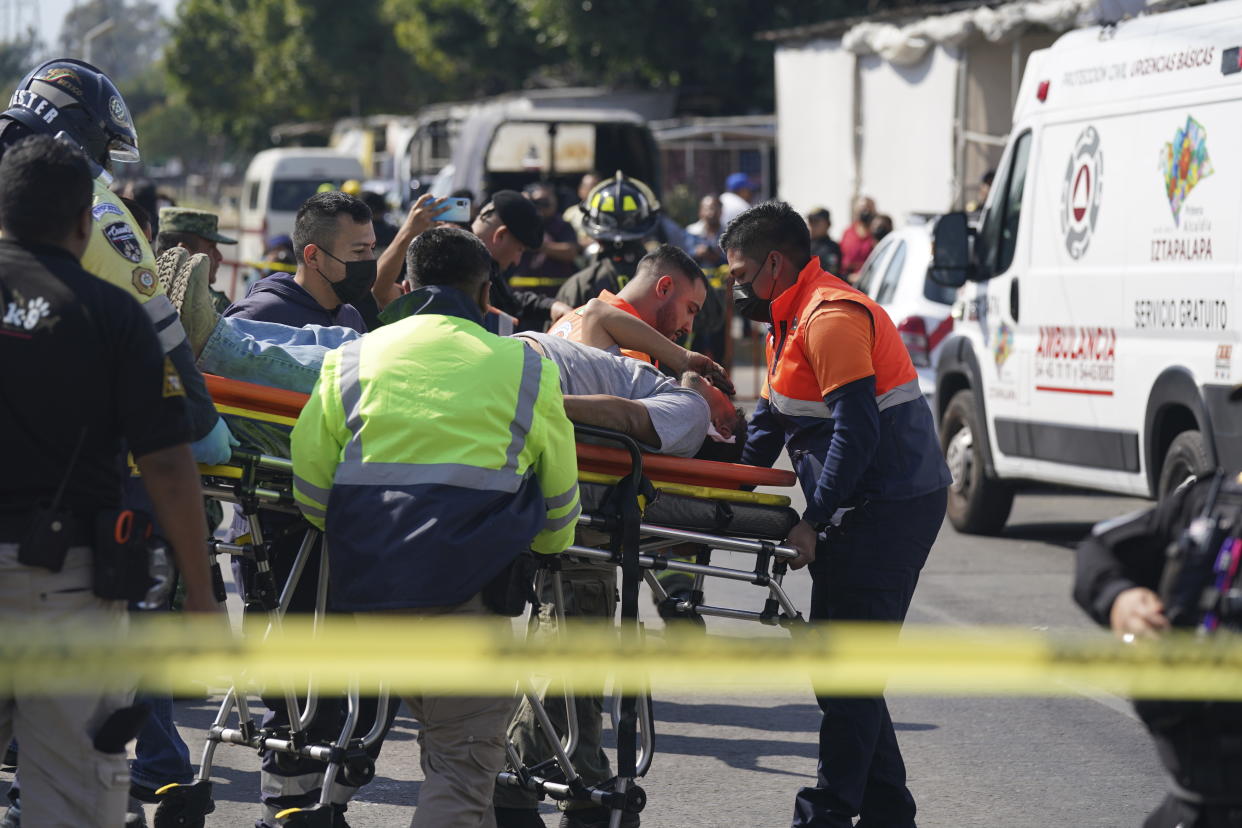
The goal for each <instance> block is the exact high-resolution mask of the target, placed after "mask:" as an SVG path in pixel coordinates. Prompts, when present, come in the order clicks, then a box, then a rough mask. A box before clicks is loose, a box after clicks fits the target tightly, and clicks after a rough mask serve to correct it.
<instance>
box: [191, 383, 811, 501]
mask: <svg viewBox="0 0 1242 828" xmlns="http://www.w3.org/2000/svg"><path fill="white" fill-rule="evenodd" d="M204 379H206V381H207V390H208V392H209V393H210V394H211V398H212V399H213V400H214V401H215V403H216V405H217V407H219V408H220V409H221V411H222V412H224V413H229V414H237V415H241V416H245V414H246V412H255V413H256V414H258V415H264V416H263V419H267V420H271V419H272V418H280V419H286V418H287V419H289V420H296V419H297V416H298V414H299V413H301V411H302V406H303V405H305V404H306V400H307V399H308V395H306V394H299V393H298V392H296V391H285V390H282V389H279V388H268V387H267V386H264V385H255V384H254V383H250V382H241V381H240V380H231V379H226V378H225V377H218V376H214V375H212V374H205V375H204ZM290 424H291V423H290ZM578 468H579V469H581V470H583V471H591V472H597V473H599V474H615V475H625V474H629V471H630V455H629V453H628V452H626V451H624V450H623V449H619V448H613V447H611V446H598V445H591V444H587V443H579V444H578ZM643 474H645V475H646V476H647V477H649V478H650V479H652V480H661V481H666V482H669V483H683V484H687V485H691V486H711V487H715V488H718V489H740V488H742V487H743V486H792V485H794V484H795V483H797V482H798V479H797V477H796V476H795V475H794V473H793V472H791V471H785V470H783V469H766V468H763V467H762V466H743V465H740V464H738V463H718V462H715V461H713V460H694V459H690V458H684V457H670V456H669V455H666V454H644V455H643Z"/></svg>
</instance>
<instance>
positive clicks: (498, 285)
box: [373, 190, 570, 335]
mask: <svg viewBox="0 0 1242 828" xmlns="http://www.w3.org/2000/svg"><path fill="white" fill-rule="evenodd" d="M444 209H447V204H445V202H443V201H437V200H435V199H434V198H432V197H431V196H430V195H424V196H423V197H422V198H420V199H419V200H418V201H416V202H415V203H414V206H413V207H411V208H410V213H409V215H408V216H406V220H405V223H404V224H403V225H402V226H401V230H400V231H399V232H398V234H397V238H396V239H395V240H394V241H393V243H392V245H391V246H390V247H389V248H388V249H387V250H385V251H384V255H382V256H380V260H379V275H378V276H377V278H376V280H375V289H374V291H373V293H374V294H375V300H376V302H377V303H378V304H379V306H380V308H381V309H382V310H381V312H380V321H381V322H383V323H385V324H387V323H388V322H391V321H393V319H394V318H400V317H399V316H396V317H394V314H393V312H391V311H388V310H387V309H388V306H389V305H390V304H391V303H392V302H393V301H394V300H396V299H397V298H399V297H400V296H401V292H402V291H401V288H400V286H399V285H398V282H397V280H398V279H399V277H400V274H401V269H402V264H403V263H404V261H405V257H406V253H407V249H408V247H409V245H410V242H411V241H413V240H414V239H415V238H417V237H418V235H419V234H421V233H423V232H425V231H426V230H427V228H429V227H431V225H432V222H433V221H435V219H436V217H437V216H438V215H439V214H440V213H441V212H442V211H443V210H444ZM470 230H471V232H473V233H474V234H475V235H476V236H478V238H479V240H480V241H482V242H483V246H484V247H486V248H487V252H488V253H489V254H490V255H491V257H492V262H493V267H492V275H491V297H490V301H491V307H492V310H493V312H492V313H489V314H488V315H487V317H486V318H485V321H486V323H487V329H488V330H489V331H492V332H493V333H499V334H502V335H504V334H510V333H512V332H513V331H514V330H515V329H516V328H518V327H521V328H523V329H531V330H542V329H543V327H544V326H545V325H547V323H548V322H550V321H553V320H556V319H559V318H560V317H561V316H562V315H564V314H566V313H569V310H570V307H569V306H568V305H566V304H564V303H561V302H557V301H556V300H555V299H553V298H552V297H550V296H540V295H539V294H537V293H534V292H533V291H529V290H515V289H514V288H512V287H510V286H509V282H508V280H506V279H505V273H506V272H507V271H509V270H510V269H511V268H513V267H514V266H515V265H516V264H517V263H518V260H519V259H521V258H522V254H523V253H524V252H525V251H527V250H533V249H537V248H538V247H539V246H540V245H542V244H543V220H542V219H540V218H539V213H538V212H537V211H536V210H535V206H534V205H533V204H532V203H531V202H530V201H529V200H528V199H526V198H524V197H523V196H522V194H521V193H519V192H515V191H514V190H500V191H499V192H497V193H496V194H495V195H493V196H492V200H491V201H489V202H488V203H487V204H485V205H483V208H482V209H481V210H479V213H478V215H476V216H475V217H474V220H473V221H472V222H471V223H470Z"/></svg>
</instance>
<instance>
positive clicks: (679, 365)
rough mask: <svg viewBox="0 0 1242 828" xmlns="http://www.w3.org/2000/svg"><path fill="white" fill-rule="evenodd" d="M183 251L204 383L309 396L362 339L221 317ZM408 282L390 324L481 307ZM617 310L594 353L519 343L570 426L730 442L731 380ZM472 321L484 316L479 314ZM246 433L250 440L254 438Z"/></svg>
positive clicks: (664, 446)
mask: <svg viewBox="0 0 1242 828" xmlns="http://www.w3.org/2000/svg"><path fill="white" fill-rule="evenodd" d="M178 250H179V249H176V250H173V251H169V252H168V253H166V254H165V256H174V257H176V259H175V261H171V262H166V261H162V262H161V268H160V269H161V272H164V273H170V274H171V277H170V278H171V283H172V287H171V292H170V295H172V296H173V297H174V304H178V310H179V311H180V313H181V315H182V319H183V324H184V325H185V326H186V328H187V331H193V333H192V334H189V338H190V342H191V345H192V346H193V347H194V348H195V351H196V355H197V357H198V366H199V368H200V370H202V371H203V372H204V373H207V374H216V375H219V376H223V377H228V378H230V379H237V380H244V381H247V382H253V383H256V384H259V385H266V386H269V387H273V388H283V389H286V390H291V391H299V392H303V393H309V392H310V390H311V388H312V387H313V386H314V384H315V381H316V380H317V379H318V377H319V369H320V366H321V364H322V362H323V355H324V354H325V353H326V352H327V351H329V350H332V349H334V348H337V347H340V346H341V345H343V344H345V343H346V342H350V341H352V340H354V339H358V338H359V337H360V336H363V335H362V334H359V333H358V332H356V331H354V330H352V329H349V328H341V327H320V326H317V325H309V326H306V327H304V328H291V327H288V326H286V325H279V324H275V323H270V322H257V321H254V320H248V319H238V318H236V317H221V316H219V315H218V314H217V313H216V312H215V310H214V307H213V306H212V304H211V296H210V293H209V292H208V280H207V279H208V269H207V267H206V259H205V258H203V259H202V260H200V256H186V255H185V251H183V250H182V251H180V252H179V253H178ZM200 255H201V254H200ZM408 272H409V273H410V274H411V275H410V287H411V289H410V291H409V292H408V293H406V294H405V295H404V296H402V297H401V298H399V299H398V300H397V301H396V302H394V303H392V305H390V306H389V307H388V308H386V309H385V311H386V312H385V316H386V317H388V318H395V319H396V320H397V321H395V322H392V323H391V324H400V321H401V320H403V319H404V318H406V317H409V316H415V315H425V314H435V313H451V314H453V315H455V316H462V315H464V313H465V312H468V311H470V310H471V308H472V306H473V305H474V302H473V299H471V298H469V297H466V296H465V295H464V294H462V293H461V292H460V291H458V290H456V289H455V288H451V287H446V286H443V285H437V284H423V283H422V282H420V281H419V278H418V274H417V272H416V271H415V270H414V269H413V268H408ZM176 300H180V301H179V302H178V301H176ZM611 310H613V311H615V312H612V313H609V312H608V311H607V310H605V311H604V312H601V313H598V314H593V315H592V320H591V325H592V327H591V331H592V334H593V337H594V339H593V344H594V345H595V347H592V346H591V345H587V344H584V343H581V342H571V341H569V340H568V339H565V338H562V337H557V336H551V335H548V334H541V333H532V332H524V333H520V334H514V336H516V337H518V338H521V339H523V340H524V341H525V342H526V344H527V345H528V346H529V347H531V348H532V349H534V350H535V351H537V352H538V353H540V355H541V356H544V357H545V358H547V359H549V360H550V361H552V362H553V363H554V364H555V365H556V366H557V368H558V370H559V373H560V379H561V390H562V393H563V394H564V397H565V413H566V415H567V416H568V417H569V418H570V420H572V421H574V422H577V423H581V424H583V425H592V426H597V427H600V428H608V429H612V430H615V431H620V432H622V433H624V434H627V435H629V436H631V437H633V438H635V439H636V440H638V441H639V442H640V443H641V444H642V445H643V446H644V448H646V449H647V450H649V451H653V452H659V453H662V454H672V455H676V456H681V457H691V456H693V455H694V454H696V453H697V452H698V451H699V449H700V447H701V446H702V444H703V442H704V438H705V437H706V436H707V435H708V433H709V426H710V427H711V429H710V430H712V431H714V432H716V433H717V434H718V435H720V437H721V438H723V439H728V438H729V437H730V436H731V435H733V433H734V432H735V431H736V430H737V429H738V427H739V415H738V412H737V410H736V409H735V408H734V407H733V404H732V402H731V401H730V399H729V396H728V395H727V394H726V393H725V391H724V390H721V388H719V387H717V385H720V386H723V387H724V388H727V389H728V390H729V391H732V387H731V386H730V385H729V384H728V380H727V378H726V377H725V373H724V370H723V369H722V368H721V367H720V366H719V365H717V364H716V363H715V362H713V361H712V360H711V359H709V358H708V357H706V356H704V355H702V354H698V353H694V352H692V351H687V350H686V349H684V348H682V347H680V346H678V345H676V344H675V343H673V342H671V341H670V340H668V339H666V338H665V337H663V336H661V335H660V334H659V333H658V332H657V331H656V330H655V329H654V328H652V327H650V326H649V325H647V324H646V323H645V322H643V321H642V320H640V319H637V318H635V317H632V316H630V315H629V314H626V313H624V312H623V311H619V310H615V309H611ZM473 312H474V314H475V315H478V313H477V310H475V311H473ZM478 321H479V322H480V324H481V323H482V320H481V319H480V320H478ZM608 338H610V341H612V342H615V343H616V345H617V346H619V347H621V348H627V349H633V350H641V351H643V352H645V353H649V354H651V355H652V356H653V357H655V358H656V359H658V360H660V362H661V363H662V364H664V365H665V366H668V367H669V368H670V369H671V370H674V371H675V372H677V373H678V375H679V376H680V382H678V381H675V380H673V379H672V378H670V377H667V376H665V375H664V374H663V373H661V372H660V371H659V370H657V369H656V368H655V367H654V366H652V365H649V364H646V363H643V362H640V361H638V360H635V359H630V358H627V357H622V356H617V355H616V354H614V353H610V352H609V351H607V350H602V349H601V347H600V346H599V345H600V343H606V342H607V341H609V339H608ZM605 347H606V345H605ZM713 383H716V385H714V384H713ZM741 423H742V424H743V425H744V420H742V421H741ZM240 431H241V435H240V436H242V437H243V439H245V436H246V435H248V434H249V433H251V432H250V431H248V430H246V429H240ZM261 443H262V445H260V446H258V447H259V448H261V449H263V450H265V451H272V450H274V449H275V446H274V445H273V444H272V441H271V439H270V437H269V438H268V439H263V440H262V441H261ZM285 456H287V455H285Z"/></svg>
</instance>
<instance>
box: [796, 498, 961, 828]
mask: <svg viewBox="0 0 1242 828" xmlns="http://www.w3.org/2000/svg"><path fill="white" fill-rule="evenodd" d="M945 505H946V491H945V490H944V489H939V490H937V491H935V492H932V493H931V494H928V495H923V496H922V497H916V498H911V499H910V500H899V501H888V502H880V501H872V502H870V503H866V504H864V505H863V506H860V507H859V508H857V509H854V510H853V511H852V512H850V513H849V514H847V515H846V517H845V520H843V521H842V523H841V526H840V527H837V528H835V529H833V530H830V531H829V533H828V536H827V538H826V539H825V540H823V541H821V542H820V544H819V546H818V547H817V548H816V550H815V561H814V563H812V564H811V565H810V566H809V567H808V569H809V571H810V573H811V581H812V586H811V620H812V621H822V622H828V623H829V624H831V622H832V621H896V622H901V621H904V620H905V618H906V611H907V610H908V609H909V608H910V599H911V598H912V597H913V596H914V588H915V586H916V585H917V584H918V581H919V572H920V571H921V570H922V569H923V564H924V563H925V562H926V561H927V553H928V552H929V551H931V547H932V544H933V543H935V541H936V535H937V533H939V531H940V524H941V523H943V522H944V512H945ZM817 701H818V702H819V708H820V710H822V711H823V714H824V717H823V720H822V721H821V723H820V729H819V768H818V773H817V774H816V784H815V786H814V787H806V788H803V789H802V790H800V791H798V795H797V798H796V799H795V800H794V819H793V828H850V826H851V825H852V824H853V817H855V816H858V817H859V820H858V825H857V828H914V814H915V804H914V797H913V796H912V795H911V794H910V790H909V789H908V788H907V787H906V766H905V763H904V762H903V761H902V758H901V748H900V747H898V745H897V735H896V734H895V733H894V732H893V720H892V719H891V718H890V717H889V713H888V705H886V704H885V703H884V697H883V696H877V697H872V698H841V697H830V696H821V697H819V698H818V699H817Z"/></svg>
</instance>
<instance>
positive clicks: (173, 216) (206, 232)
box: [160, 207, 237, 244]
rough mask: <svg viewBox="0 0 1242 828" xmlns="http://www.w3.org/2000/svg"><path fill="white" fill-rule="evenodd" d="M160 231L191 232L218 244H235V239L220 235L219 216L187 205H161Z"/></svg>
mask: <svg viewBox="0 0 1242 828" xmlns="http://www.w3.org/2000/svg"><path fill="white" fill-rule="evenodd" d="M160 232H161V233H165V232H167V233H193V234H194V235H195V236H202V237H203V238H204V239H207V240H209V241H213V242H217V243H219V244H237V239H230V238H229V237H228V236H222V235H220V217H219V216H217V215H216V214H215V213H212V212H208V211H207V210H191V209H190V208H189V207H161V208H160Z"/></svg>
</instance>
